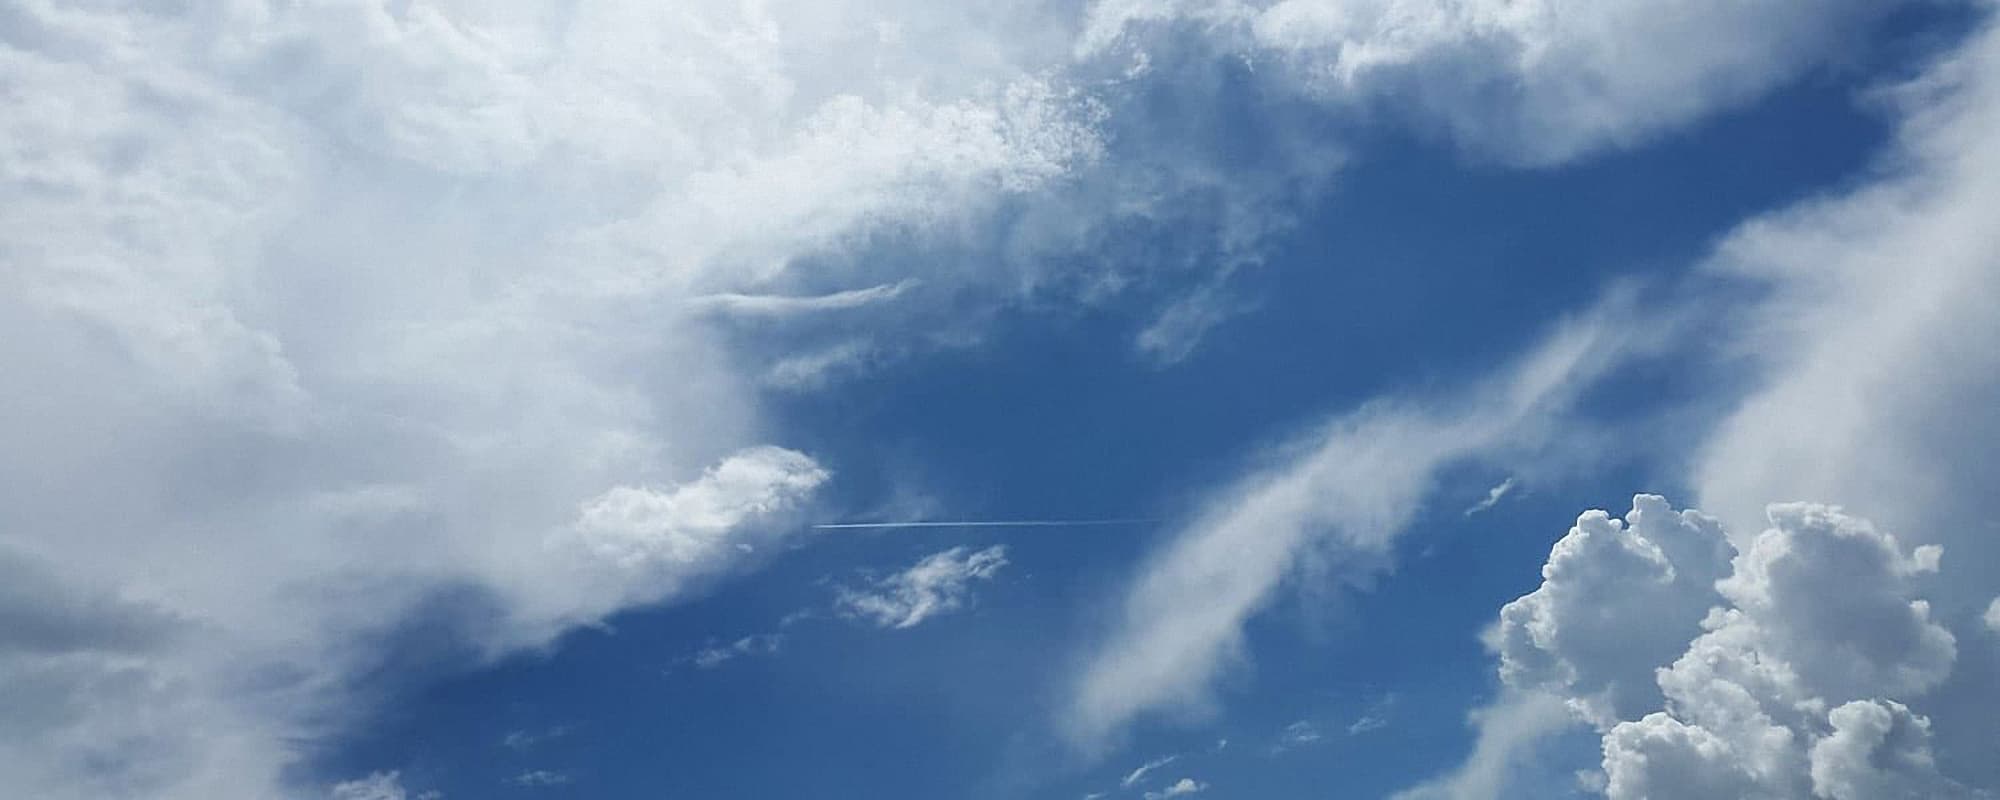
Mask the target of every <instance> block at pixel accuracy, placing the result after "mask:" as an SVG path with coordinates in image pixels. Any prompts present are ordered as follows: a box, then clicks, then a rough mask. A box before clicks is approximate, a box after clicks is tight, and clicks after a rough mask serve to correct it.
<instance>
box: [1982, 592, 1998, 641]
mask: <svg viewBox="0 0 2000 800" xmlns="http://www.w3.org/2000/svg"><path fill="white" fill-rule="evenodd" d="M1981 619H1983V620H1984V621H1985V622H1986V629H1987V630H1989V631H1992V632H1994V633H2000V597H1995V598H1993V602H1992V603H1991V604H1989V605H1987V606H1986V614H1985V615H1984V616H1983V617H1982V618H1981Z"/></svg>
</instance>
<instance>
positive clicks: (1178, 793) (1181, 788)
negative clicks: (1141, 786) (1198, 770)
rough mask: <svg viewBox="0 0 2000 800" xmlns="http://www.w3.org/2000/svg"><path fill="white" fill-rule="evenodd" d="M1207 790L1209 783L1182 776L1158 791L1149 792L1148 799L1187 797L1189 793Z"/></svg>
mask: <svg viewBox="0 0 2000 800" xmlns="http://www.w3.org/2000/svg"><path fill="white" fill-rule="evenodd" d="M1206 791H1208V784H1206V783H1202V782H1201V781H1198V780H1195V779H1193V778H1182V779H1180V780H1177V781H1174V782H1173V783H1170V784H1167V786H1166V788H1163V789H1161V790H1159V791H1157V792H1147V793H1146V800H1165V798H1168V797H1186V796H1187V795H1191V794H1201V793H1202V792H1206Z"/></svg>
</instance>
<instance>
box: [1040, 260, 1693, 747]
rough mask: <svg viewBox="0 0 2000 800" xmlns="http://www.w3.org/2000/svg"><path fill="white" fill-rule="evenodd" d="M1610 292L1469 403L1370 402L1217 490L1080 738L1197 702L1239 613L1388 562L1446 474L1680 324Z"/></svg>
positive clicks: (1112, 664) (1117, 630)
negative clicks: (1643, 316)
mask: <svg viewBox="0 0 2000 800" xmlns="http://www.w3.org/2000/svg"><path fill="white" fill-rule="evenodd" d="M1614 298H1615V299H1613V300H1608V301H1607V302H1606V303H1605V304H1604V306H1602V307H1600V308H1597V309H1594V310H1593V311H1592V313H1590V314H1587V315H1584V316H1583V317H1581V318H1580V319H1578V320H1574V321H1572V322H1571V323H1569V324H1566V325H1564V326H1562V327H1561V328H1559V329H1558V330H1557V331H1556V332H1555V333H1554V334H1553V335H1551V336H1550V337H1548V339H1547V340H1546V341H1544V342H1543V343H1542V344H1541V345H1540V346H1539V347H1537V348H1536V349H1535V350H1534V351H1533V352H1530V353H1529V354H1527V355H1526V356H1525V357H1523V358H1521V359H1520V360H1519V361H1518V362H1517V363H1515V364H1513V365H1511V366H1510V367H1509V368H1507V369H1505V370H1502V371H1500V372H1499V373H1497V374H1495V375H1492V376H1488V377H1487V378H1485V379H1484V380H1483V381H1480V382H1477V383H1475V384H1474V385H1472V386H1470V387H1467V388H1466V389H1465V391H1464V392H1463V393H1462V396H1460V397H1455V398H1451V399H1449V400H1447V401H1442V402H1433V403H1423V402H1405V403H1386V402H1385V403H1374V404H1370V405H1368V406H1366V407H1364V408H1362V409H1361V410H1359V411H1356V412H1354V413H1352V414H1349V415H1347V416H1344V417H1340V418H1336V419H1334V420H1332V421H1330V422H1328V423H1327V424H1325V425H1323V426H1320V427H1319V428H1318V429H1316V430H1314V431H1312V432H1311V433H1309V434H1307V435H1305V436H1302V437H1299V438H1298V439H1297V440H1296V441H1293V442H1290V443H1288V444H1286V445H1285V446H1283V447H1281V448H1279V453H1280V455H1279V457H1278V458H1276V459H1274V461H1275V463H1273V464H1272V465H1271V466H1269V467H1267V468H1265V469H1263V470H1261V471H1258V472H1256V473H1255V474H1252V475H1250V476H1249V477H1246V478H1244V479H1242V480H1241V481H1239V482H1237V484H1236V485H1234V486H1231V487H1229V488H1227V489H1225V490H1223V491H1220V492H1217V493H1215V494H1214V495H1212V496H1211V497H1210V498H1209V499H1208V501H1207V503H1206V504H1205V505H1204V510H1203V511H1202V512H1200V513H1199V514H1197V515H1196V516H1195V518H1194V519H1193V521H1192V522H1190V523H1189V524H1188V525H1186V526H1185V527H1184V528H1183V530H1182V531H1181V532H1180V533H1179V535H1178V536H1176V537H1175V538H1174V540H1173V542H1172V543H1171V544H1170V545H1168V546H1167V547H1166V548H1165V549H1164V550H1163V551H1161V552H1159V553H1157V554H1155V555H1154V556H1152V557H1151V558H1150V559H1148V561H1147V563H1146V564H1144V565H1143V566H1142V568H1141V570H1140V572H1139V574H1138V575H1137V577H1136V578H1135V580H1134V583H1133V585H1132V586H1131V587H1130V589H1129V590H1128V592H1127V594H1126V597H1125V601H1124V608H1123V614H1122V616H1121V617H1120V618H1119V620H1118V623H1117V625H1116V627H1114V629H1113V630H1112V631H1111V632H1110V635H1109V637H1108V638H1107V639H1106V640H1105V641H1103V642H1102V643H1101V644H1099V645H1098V646H1097V647H1096V648H1095V650H1094V652H1093V654H1092V656H1091V659H1090V660H1089V661H1088V662H1087V663H1086V666H1085V669H1084V671H1083V673H1082V674H1081V675H1080V676H1079V679H1078V681H1077V684H1076V688H1075V697H1074V701H1073V703H1072V707H1071V711H1070V716H1069V719H1068V724H1067V730H1068V732H1069V734H1070V735H1071V736H1072V737H1073V739H1074V741H1075V742H1076V743H1077V744H1079V745H1081V746H1083V747H1086V748H1090V747H1095V746H1097V745H1099V744H1101V743H1102V742H1103V740H1104V739H1105V738H1106V737H1107V736H1110V735H1112V734H1113V733H1115V732H1116V731H1117V730H1118V729H1119V728H1120V727H1122V726H1123V725H1124V724H1125V723H1126V722H1128V721H1130V720H1131V719H1132V718H1134V717H1136V716H1138V715H1140V714H1143V713H1145V712H1148V711H1152V710H1156V709H1161V708H1173V707H1181V708H1187V707H1190V706H1193V707H1199V706H1200V705H1201V704H1202V703H1204V702H1205V692H1206V690H1207V687H1208V685H1209V683H1210V681H1211V680H1212V679H1214V678H1215V677H1216V676H1217V675H1218V674H1220V673H1221V672H1222V671H1223V670H1224V669H1225V668H1226V667H1227V665H1228V664H1230V663H1231V662H1232V661H1234V660H1236V659H1238V658H1241V657H1242V656H1241V635H1242V626H1243V623H1244V622H1245V620H1247V619H1248V618H1249V617H1250V616H1251V615H1252V614H1254V613H1256V612H1257V611H1258V610H1259V609H1260V608H1262V607H1263V606H1264V604H1265V603H1266V602H1267V601H1268V600H1269V599H1270V597H1271V596H1272V595H1273V593H1274V592H1275V591H1276V590H1277V589H1278V587H1279V586H1280V585H1281V584H1282V583H1283V582H1284V581H1285V580H1286V579H1287V577H1288V576H1290V575H1292V574H1294V573H1295V571H1297V570H1300V569H1302V568H1305V569H1309V570H1318V574H1317V575H1309V576H1308V577H1320V578H1325V577H1328V575H1327V573H1328V572H1329V571H1335V570H1337V571H1339V574H1342V575H1347V576H1358V575H1365V574H1369V573H1371V572H1372V571H1373V570H1374V569H1377V568H1379V567H1380V566H1381V564H1382V562H1383V561H1384V560H1385V559H1386V557H1387V551H1388V548H1389V546H1390V544H1391V543H1392V542H1393V541H1394V540H1395V539H1396V537H1397V536H1398V535H1399V534H1400V533H1401V532H1402V531H1403V530H1404V528H1405V527H1407V526H1408V525H1409V523H1410V521H1411V520H1412V519H1413V518H1414V517H1415V515H1416V514H1417V513H1418V511H1419V508H1420V506H1421V504H1422V502H1423V501H1424V499H1425V498H1426V496H1427V495H1428V494H1429V492H1430V490H1431V488H1432V484H1433V480H1434V476H1435V474H1436V472H1437V471H1438V470H1439V469H1441V468H1443V467H1445V466H1447V465H1450V464H1453V463H1458V462H1460V461H1463V460H1465V459H1469V458H1474V457H1478V456H1480V455H1482V454H1485V455H1493V454H1497V453H1499V452H1502V451H1505V450H1508V449H1510V448H1533V447H1534V446H1536V444H1537V443H1538V442H1539V441H1541V437H1542V436H1543V435H1545V428H1546V423H1547V421H1548V419H1549V418H1550V417H1551V416H1552V415H1555V414H1559V413H1560V412H1561V411H1562V410H1563V409H1564V408H1565V407H1566V406H1567V404H1568V403H1569V402H1570V399H1571V398H1572V397H1573V396H1574V394H1575V392H1576V391H1577V390H1578V389H1579V388H1581V387H1582V386H1584V385H1586V384H1587V383H1588V382H1589V380H1590V379H1591V378H1592V377H1593V376H1595V375H1597V374H1598V373H1599V372H1600V371H1601V370H1603V369H1604V368H1606V366H1607V365H1608V364H1610V363H1611V362H1613V361H1614V360H1615V359H1616V358H1617V357H1618V356H1619V355H1620V354H1622V353H1624V352H1625V351H1627V350H1628V349H1631V348H1635V347H1641V346H1644V342H1647V341H1649V340H1650V339H1651V337H1655V336H1659V335H1663V334H1665V333H1666V332H1667V331H1669V330H1671V328H1672V325H1671V322H1670V321H1668V320H1664V319H1662V320H1657V321H1649V324H1646V325H1629V326H1628V325H1622V324H1620V322H1621V318H1622V317H1623V316H1624V315H1625V313H1626V311H1625V308H1624V298H1623V297H1622V296H1620V295H1616V294H1614ZM1315 565H1318V566H1315Z"/></svg>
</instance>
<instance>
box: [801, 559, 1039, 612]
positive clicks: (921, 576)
mask: <svg viewBox="0 0 2000 800" xmlns="http://www.w3.org/2000/svg"><path fill="white" fill-rule="evenodd" d="M1005 566H1007V548H1006V546H1004V545H994V546H992V547H988V548H986V549H984V550H977V551H975V550H972V549H970V548H965V547H954V548H952V549H950V550H945V551H942V552H938V553H932V554H930V555H928V556H925V557H924V558H923V559H922V560H920V561H918V562H917V563H915V564H912V565H911V566H910V567H909V568H908V569H905V570H903V571H902V572H898V573H896V574H894V575H890V576H888V577H886V578H882V579H881V580H878V581H876V582H874V583H873V584H872V585H870V586H867V587H865V588H860V589H854V588H843V589H842V590H841V592H840V598H839V602H838V608H839V611H840V613H841V614H843V615H846V616H850V617H857V618H860V619H864V620H867V621H869V622H873V623H874V624H876V625H877V626H880V627H883V628H914V627H916V626H917V625H920V624H922V623H923V622H924V620H927V619H930V618H932V617H935V616H939V615H942V614H949V613H951V612H954V611H957V610H959V609H960V608H961V607H963V606H964V605H965V604H966V603H967V602H969V601H970V600H971V598H972V587H973V584H974V583H976V582H979V581H987V580H992V579H993V576H994V575H995V574H997V573H999V571H1000V568H1001V567H1005Z"/></svg>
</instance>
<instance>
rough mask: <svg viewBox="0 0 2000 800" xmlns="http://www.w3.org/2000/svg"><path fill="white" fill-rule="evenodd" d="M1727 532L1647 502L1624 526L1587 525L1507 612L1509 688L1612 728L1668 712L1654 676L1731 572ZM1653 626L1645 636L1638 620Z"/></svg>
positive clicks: (1594, 520) (1607, 521)
mask: <svg viewBox="0 0 2000 800" xmlns="http://www.w3.org/2000/svg"><path fill="white" fill-rule="evenodd" d="M1730 556H1731V550H1730V549H1729V543H1728V542H1727V541H1726V540H1725V539H1724V537H1723V533H1722V527H1721V525H1719V524H1718V523H1716V522H1715V521H1714V520H1712V519H1709V518H1706V517H1703V516H1701V515H1699V514H1695V513H1692V512H1681V513H1676V512H1674V510H1673V509H1671V508H1669V507H1668V506H1667V501H1666V500H1665V499H1663V498H1660V497H1657V496H1654V495H1640V496H1639V497H1636V498H1634V499H1633V501H1632V510H1631V511H1630V512H1628V513H1627V514H1626V515H1625V519H1624V521H1622V522H1621V521H1620V520H1618V519H1616V518H1613V517H1611V516H1610V515H1609V514H1606V513H1604V512H1602V511H1592V512H1588V513H1586V514H1584V515H1583V516H1581V517H1578V518H1577V521H1576V526H1575V527H1573V528H1570V530H1569V533H1568V535H1565V536H1564V537H1563V538H1562V539H1561V540H1559V541H1557V542H1556V544H1555V546H1554V548H1553V549H1552V550H1551V551H1550V553H1549V559H1548V564H1547V565H1546V566H1544V567H1543V568H1542V585H1541V587H1540V588H1537V589H1536V590H1535V591H1533V592H1531V593H1529V594H1528V595H1526V596H1524V597H1521V598H1520V599H1518V600H1515V601H1513V602H1511V603H1508V604H1507V605H1506V607H1504V608H1502V609H1501V610H1500V625H1499V627H1498V628H1497V629H1496V630H1495V632H1494V636H1493V639H1494V641H1493V642H1492V645H1493V647H1494V649H1495V650H1497V651H1498V652H1499V654H1500V675H1501V677H1502V678H1503V679H1505V680H1506V682H1507V684H1508V685H1509V686H1513V687H1516V688H1520V689H1525V690H1540V691H1548V692H1554V693H1557V694H1561V695H1564V696H1568V697H1573V698H1577V700H1576V701H1575V702H1576V703H1577V708H1576V710H1577V711H1578V712H1579V713H1580V714H1581V715H1582V716H1584V717H1585V718H1587V719H1593V720H1600V721H1606V722H1608V721H1612V720H1617V719H1620V718H1626V717H1631V716H1634V715H1635V714H1636V713H1637V712H1639V711H1641V710H1643V709H1648V708H1653V707H1657V706H1658V705H1659V699H1660V695H1659V690H1658V688H1657V687H1656V686H1655V685H1654V682H1653V677H1652V670H1653V668H1655V667H1658V666H1661V665H1664V664H1666V663H1668V662H1670V661H1671V660H1672V659H1673V658H1674V657H1675V656H1677V655H1679V654H1680V653H1681V651H1683V650H1684V649H1686V647H1687V642H1688V640H1690V639H1693V638H1694V637H1695V635H1696V634H1697V633H1699V632H1700V631H1701V622H1702V619H1703V618H1704V617H1705V616H1706V615H1707V614H1708V610H1709V608H1710V607H1712V606H1714V605H1717V604H1719V603H1720V602H1721V601H1722V597H1721V595H1720V594H1718V593H1717V592H1716V590H1715V588H1714V586H1715V582H1716V581H1717V580H1718V579H1720V578H1721V577H1722V576H1723V575H1725V574H1727V572H1728V569H1729V558H1730ZM1641 617H1643V618H1645V619H1646V620H1648V622H1647V624H1646V625H1644V626H1641V627H1638V628H1636V629H1635V628H1634V627H1633V626H1632V623H1631V621H1632V620H1633V619H1637V618H1641Z"/></svg>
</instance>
